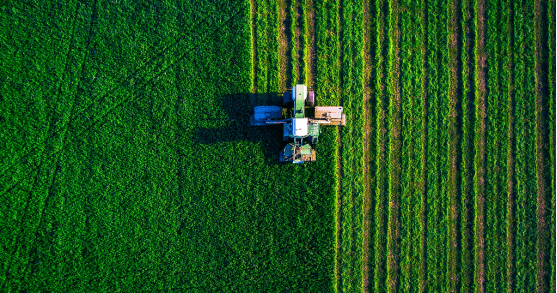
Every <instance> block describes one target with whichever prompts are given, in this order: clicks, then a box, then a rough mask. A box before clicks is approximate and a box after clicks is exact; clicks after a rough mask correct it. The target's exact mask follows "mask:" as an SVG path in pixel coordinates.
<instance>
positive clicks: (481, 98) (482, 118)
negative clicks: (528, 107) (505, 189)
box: [474, 0, 487, 292]
mask: <svg viewBox="0 0 557 293" xmlns="http://www.w3.org/2000/svg"><path fill="white" fill-rule="evenodd" d="M485 14H486V12H485V0H478V1H477V12H476V19H477V27H476V48H475V49H476V50H475V53H476V54H475V64H476V86H477V87H476V120H477V121H476V135H477V136H476V146H477V152H476V154H475V158H474V161H475V174H474V175H475V176H474V177H475V178H474V180H475V185H476V188H475V189H476V200H475V205H476V206H475V207H476V209H475V221H474V222H475V225H474V230H475V231H474V232H475V238H474V242H475V253H476V256H475V264H476V271H475V273H474V274H475V282H476V286H477V288H476V290H478V291H479V292H485V284H484V283H485V189H486V188H485V166H486V106H487V105H486V103H487V101H486V99H487V76H486V61H487V55H486V52H485V31H486V29H485Z"/></svg>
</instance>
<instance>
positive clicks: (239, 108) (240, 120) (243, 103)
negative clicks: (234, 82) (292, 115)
mask: <svg viewBox="0 0 557 293" xmlns="http://www.w3.org/2000/svg"><path fill="white" fill-rule="evenodd" d="M219 104H220V105H219V107H220V109H219V113H223V117H222V119H221V121H224V122H223V123H222V124H225V126H222V127H219V128H201V127H200V128H197V131H196V135H195V140H196V142H197V143H200V144H216V143H221V142H230V141H247V142H252V143H257V144H259V145H261V147H262V150H263V152H264V155H265V160H266V161H268V162H269V163H271V164H280V163H279V152H280V151H281V150H282V149H283V148H284V146H285V145H286V142H284V141H283V140H282V125H271V126H251V125H250V116H251V114H253V107H254V106H263V105H269V106H282V93H265V94H251V93H239V94H230V95H224V96H223V97H222V99H220V101H219Z"/></svg>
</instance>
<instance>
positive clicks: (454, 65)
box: [447, 0, 462, 292]
mask: <svg viewBox="0 0 557 293" xmlns="http://www.w3.org/2000/svg"><path fill="white" fill-rule="evenodd" d="M458 7H460V1H459V0H451V1H449V39H448V41H449V44H448V48H449V213H448V223H449V236H448V246H449V249H448V250H449V256H448V264H447V265H448V268H447V270H448V276H447V277H448V283H449V292H457V291H458V288H459V282H460V278H459V277H460V275H459V271H458V268H459V251H460V245H459V243H460V240H459V238H460V235H459V232H460V231H459V209H458V200H459V198H460V197H461V193H460V158H461V156H460V155H461V154H460V133H459V129H460V127H461V123H460V121H459V120H460V119H461V113H460V108H461V105H460V100H459V97H461V96H462V93H461V88H462V86H461V80H462V75H461V73H462V64H461V58H460V57H461V56H460V52H461V47H462V44H461V32H460V29H459V23H460V13H459V11H458Z"/></svg>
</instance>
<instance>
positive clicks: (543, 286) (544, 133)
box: [534, 0, 555, 292]
mask: <svg viewBox="0 0 557 293" xmlns="http://www.w3.org/2000/svg"><path fill="white" fill-rule="evenodd" d="M546 5H547V1H543V2H542V1H541V0H535V1H534V22H535V37H536V38H535V42H536V53H535V55H536V60H535V75H536V89H535V90H536V111H535V112H536V177H537V182H536V183H537V218H538V241H537V290H538V292H546V291H547V290H548V289H549V278H550V275H549V272H550V267H549V253H548V252H549V250H550V248H549V246H548V245H549V237H551V233H550V231H549V229H548V228H549V225H548V222H549V221H550V220H549V219H548V218H547V215H548V208H549V207H548V204H547V202H548V199H550V192H549V191H550V189H551V188H550V184H551V183H550V180H549V179H550V176H549V174H550V171H549V168H550V166H549V165H548V162H549V145H548V139H549V131H548V130H549V129H548V128H549V127H550V125H549V113H548V107H547V105H548V79H547V77H548V76H547V75H546V74H545V73H546V72H547V71H548V62H551V61H548V60H549V59H548V50H549V49H548V47H547V35H546V34H545V33H544V30H545V28H542V27H543V26H544V25H545V24H546V23H547V11H546V10H547V7H546ZM553 60H555V59H553ZM553 168H555V166H553ZM553 260H554V259H553Z"/></svg>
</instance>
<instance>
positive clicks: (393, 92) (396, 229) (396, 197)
mask: <svg viewBox="0 0 557 293" xmlns="http://www.w3.org/2000/svg"><path fill="white" fill-rule="evenodd" d="M399 15H400V11H399V3H398V1H397V0H393V1H391V2H390V9H389V27H390V29H391V30H392V34H390V35H389V47H390V50H389V53H390V56H389V62H388V63H387V64H388V66H389V69H388V71H389V72H390V75H389V78H388V79H387V82H388V91H389V95H390V97H391V98H390V104H389V124H390V128H391V130H392V131H391V133H390V135H391V138H390V148H389V199H388V204H389V206H388V211H389V215H388V220H387V221H388V237H387V253H388V258H387V288H388V290H389V291H390V292H396V291H397V290H398V289H399V285H400V247H399V243H400V197H401V188H400V183H401V173H402V170H401V159H402V157H401V156H402V153H401V149H402V135H401V134H402V132H401V131H402V130H401V125H402V124H401V116H402V115H401V113H402V109H401V102H402V99H401V89H400V75H401V69H400V48H399V43H400V40H401V37H400V27H399V25H400V23H399Z"/></svg>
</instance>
